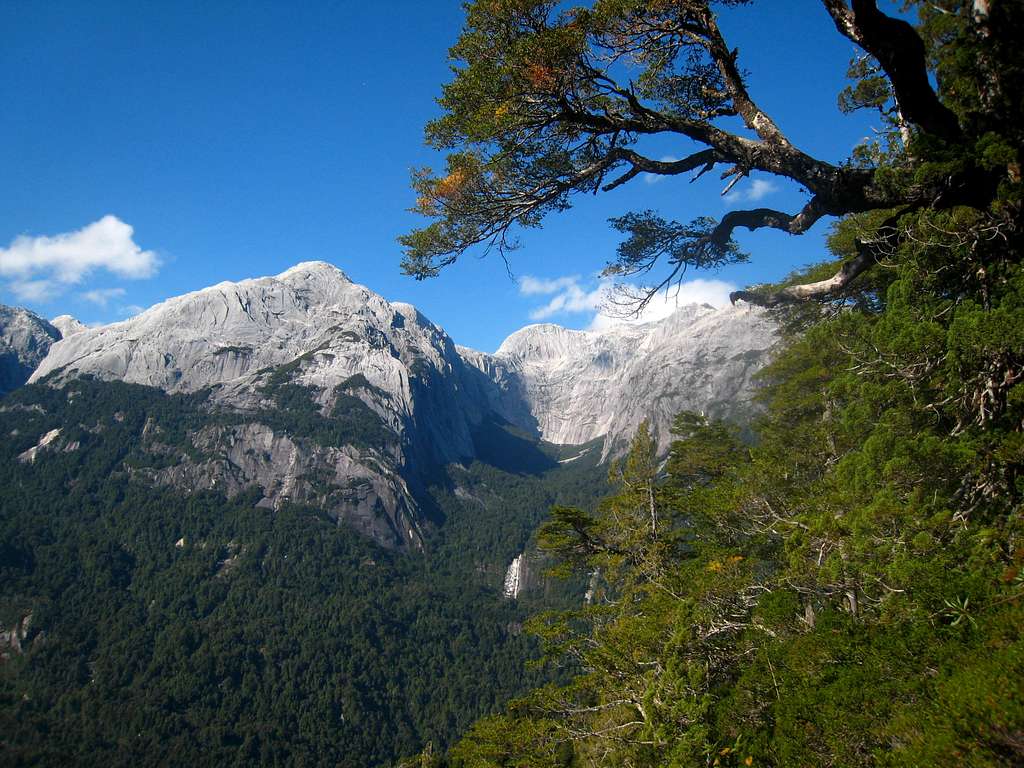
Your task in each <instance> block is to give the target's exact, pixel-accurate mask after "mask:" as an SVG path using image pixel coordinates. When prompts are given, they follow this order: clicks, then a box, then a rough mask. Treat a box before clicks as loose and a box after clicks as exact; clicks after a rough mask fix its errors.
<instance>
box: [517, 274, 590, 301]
mask: <svg viewBox="0 0 1024 768" xmlns="http://www.w3.org/2000/svg"><path fill="white" fill-rule="evenodd" d="M579 279H580V276H579V275H570V276H567V277H555V278H550V279H548V278H543V277H533V276H531V275H523V277H522V278H520V280H519V293H520V294H522V295H523V296H536V295H538V294H540V295H546V294H549V293H557V292H558V291H561V290H563V289H565V288H568V287H569V286H571V285H575V284H576V283H578V282H579Z"/></svg>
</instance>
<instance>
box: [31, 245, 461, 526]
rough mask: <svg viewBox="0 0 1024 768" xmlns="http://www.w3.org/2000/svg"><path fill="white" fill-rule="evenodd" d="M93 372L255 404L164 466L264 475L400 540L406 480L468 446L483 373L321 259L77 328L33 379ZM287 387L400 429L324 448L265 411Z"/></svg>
mask: <svg viewBox="0 0 1024 768" xmlns="http://www.w3.org/2000/svg"><path fill="white" fill-rule="evenodd" d="M473 374H474V375H476V374H475V371H474V372H473ZM84 375H91V376H95V377H97V378H99V379H104V380H121V381H125V382H130V383H135V384H143V385H148V386H153V387H158V388H160V389H163V390H165V391H167V392H172V393H191V392H197V391H200V390H209V392H210V394H209V400H208V402H209V404H210V408H211V409H215V410H216V409H220V410H228V411H230V412H233V413H235V414H250V415H251V421H249V422H248V423H242V424H236V425H234V426H232V427H231V428H226V427H218V428H216V429H213V428H211V429H203V430H199V431H198V432H196V433H195V434H194V435H193V436H192V440H193V444H194V445H193V447H194V448H195V449H196V451H198V452H199V454H200V455H201V458H199V459H192V458H190V459H187V460H185V459H183V460H182V463H181V465H180V466H177V467H176V468H175V469H174V471H166V472H163V473H161V475H160V476H159V478H156V479H157V480H159V481H162V482H171V483H174V484H175V485H178V486H181V487H182V488H183V489H201V488H214V487H217V488H221V489H223V490H224V491H225V492H228V493H234V492H238V491H239V490H241V489H244V488H246V487H250V486H252V485H258V486H259V487H261V488H262V489H263V490H264V492H265V494H266V498H265V502H266V503H267V504H271V505H279V504H281V503H285V502H287V501H295V502H303V503H310V502H319V504H320V505H321V506H324V505H326V506H327V507H328V508H329V509H330V511H331V512H332V514H336V516H337V517H338V518H339V519H344V520H346V521H347V522H350V523H352V524H353V525H354V526H355V527H357V528H359V529H360V530H364V531H366V532H368V533H369V534H370V535H372V536H373V537H374V538H376V539H378V540H379V541H381V542H382V543H386V544H389V545H395V546H418V545H419V543H420V541H421V533H420V521H419V519H418V510H417V505H416V503H415V501H414V500H413V496H414V494H413V493H412V492H411V491H410V483H415V482H416V481H417V480H421V479H423V478H422V471H423V470H426V469H428V468H430V467H436V466H442V465H444V464H446V463H449V462H452V461H456V460H460V459H464V458H469V457H471V456H472V455H473V440H472V434H471V433H472V426H473V424H475V423H477V422H478V421H479V420H480V418H481V413H480V402H481V398H480V395H479V392H478V391H477V390H478V387H479V381H465V382H464V381H463V379H464V377H467V376H468V375H469V369H467V368H466V366H465V365H464V363H463V361H462V358H461V357H459V355H458V353H457V352H456V349H455V345H454V344H453V343H452V341H451V339H450V338H449V337H448V335H447V334H446V333H445V332H444V331H443V330H442V329H441V328H439V327H438V326H436V325H434V324H433V323H431V322H430V321H429V320H428V319H427V318H426V317H425V316H424V315H423V314H422V313H420V312H419V311H418V310H417V309H416V308H415V307H412V306H410V305H408V304H400V303H394V304H392V303H389V302H388V301H386V300H384V299H383V298H381V297H380V296H378V295H377V294H375V293H373V292H372V291H370V290H368V289H367V288H365V287H363V286H361V285H357V284H355V283H353V282H352V281H351V280H350V279H349V278H348V277H347V276H346V275H345V274H344V273H343V272H342V271H341V270H339V269H337V268H336V267H334V266H332V265H330V264H326V263H324V262H310V263H303V264H299V265H297V266H295V267H293V268H291V269H289V270H287V271H286V272H283V273H282V274H280V275H277V276H276V277H264V278H258V279H253V280H243V281H241V282H238V283H227V282H226V283H221V284H219V285H215V286H212V287H210V288H206V289H204V290H201V291H197V292H195V293H190V294H186V295H184V296H179V297H176V298H173V299H169V300H168V301H165V302H163V303H161V304H158V305H156V306H154V307H152V308H151V309H149V310H147V311H146V312H144V313H142V314H141V315H138V316H137V317H134V318H132V319H130V320H126V321H124V322H120V323H114V324H112V325H107V326H103V327H100V328H86V329H84V330H79V331H78V332H76V333H74V334H73V335H70V336H68V337H67V338H66V339H64V340H63V341H61V342H60V343H59V344H57V345H55V346H54V348H53V349H52V350H51V353H50V355H49V356H48V357H47V358H46V359H45V360H44V361H43V363H42V364H41V365H40V366H39V367H38V369H37V370H36V371H35V374H34V375H33V377H32V380H33V381H38V380H42V379H44V378H45V377H49V378H48V379H47V381H48V382H51V383H53V384H55V385H58V386H59V385H60V384H61V383H63V382H66V381H69V380H71V379H74V378H76V377H80V376H84ZM476 378H479V376H476ZM294 387H301V388H302V389H303V390H304V394H303V395H302V397H305V398H307V399H309V400H312V402H313V404H314V406H315V408H316V409H318V410H319V412H320V413H321V414H322V415H323V416H324V418H325V419H326V418H327V417H329V415H330V414H332V413H335V412H336V411H337V409H338V408H339V407H340V406H339V404H343V405H345V407H346V408H348V409H350V410H351V409H352V408H353V407H354V408H356V409H357V410H359V412H360V418H362V419H364V421H365V420H366V419H370V421H371V422H373V423H372V424H371V425H370V426H371V427H373V429H375V430H378V431H382V433H383V434H386V435H390V436H393V439H392V440H389V441H388V445H387V446H386V447H381V446H367V445H362V444H360V445H357V444H356V442H357V441H353V443H352V444H348V443H346V442H344V436H340V438H339V443H340V444H339V445H333V446H324V445H323V444H322V441H320V442H319V443H318V442H317V441H313V440H308V439H304V438H303V437H302V436H297V435H294V434H290V433H289V431H288V428H287V427H284V428H282V427H280V426H272V425H269V424H266V423H263V422H264V421H267V419H266V418H264V416H265V415H266V413H267V412H268V411H273V410H275V409H276V410H278V411H282V409H284V410H287V409H285V408H284V406H282V405H281V402H282V401H281V400H280V399H275V397H276V394H275V393H277V394H279V393H281V392H282V391H284V390H283V389H282V388H294ZM353 399H354V400H355V401H358V402H354V400H353ZM353 403H354V405H353ZM285 415H287V414H285ZM235 421H238V419H237V418H236V419H235ZM242 421H243V422H245V420H244V419H243V420H242ZM314 476H315V477H316V478H317V481H316V482H313V481H312V480H311V478H312V477H314Z"/></svg>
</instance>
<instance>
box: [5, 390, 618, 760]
mask: <svg viewBox="0 0 1024 768" xmlns="http://www.w3.org/2000/svg"><path fill="white" fill-rule="evenodd" d="M202 401H203V396H196V395H186V394H177V395H168V394H165V393H163V392H161V391H159V390H157V389H154V388H150V387H142V386H138V385H128V384H124V383H119V382H100V381H97V380H94V379H91V378H88V377H86V378H82V379H78V380H75V381H72V382H69V383H67V384H66V385H65V386H64V387H63V388H61V389H56V388H50V387H46V386H42V385H31V386H28V387H25V388H22V389H20V390H18V391H16V392H15V393H13V394H11V395H9V396H8V397H7V398H5V399H4V400H3V401H0V433H2V434H3V435H5V439H4V440H3V441H2V443H0V488H3V495H2V497H0V508H2V510H3V515H2V519H0V542H2V543H0V547H2V548H0V580H2V583H3V585H4V589H3V591H2V597H0V625H2V630H3V634H2V635H0V653H2V656H0V733H2V736H0V753H2V754H3V762H4V763H5V764H6V765H54V766H56V765H105V766H109V765H139V764H150V763H153V762H160V763H161V764H165V765H183V766H184V765H224V764H238V765H248V764H252V763H254V762H259V763H263V764H268V765H278V764H280V765H286V764H287V765H295V764H307V765H343V766H353V767H355V766H359V767H362V766H368V765H383V764H387V763H388V762H390V761H391V760H393V759H395V758H397V757H399V756H401V755H408V754H410V753H412V752H415V751H416V750H418V749H420V748H421V747H422V745H423V744H426V743H433V744H437V745H439V746H441V745H444V744H447V743H449V742H450V741H451V740H452V739H453V738H454V737H455V736H457V735H458V734H459V733H461V732H463V731H464V730H465V729H466V728H467V727H468V726H469V725H470V724H471V723H472V722H473V720H474V719H476V718H477V717H479V716H482V715H484V714H487V713H489V712H492V711H494V710H495V708H496V707H498V706H500V705H501V703H502V702H503V701H505V700H506V699H507V698H508V697H509V696H510V695H513V694H517V693H521V692H523V691H524V690H525V687H526V686H527V685H528V684H529V683H530V682H531V681H540V680H542V679H549V678H550V675H549V674H548V673H546V672H543V671H540V670H538V671H536V672H528V671H525V668H524V664H525V663H526V661H527V660H528V659H530V658H531V657H533V656H534V655H535V653H536V641H535V639H533V638H532V637H531V636H528V635H526V634H524V633H522V631H521V624H522V622H523V621H524V620H525V618H526V616H527V614H528V613H529V612H530V610H531V607H532V606H536V605H538V604H546V605H552V604H562V605H565V604H568V603H567V602H566V601H567V600H572V601H577V600H578V599H579V595H580V594H581V591H582V590H581V588H579V587H578V586H577V587H572V588H569V589H567V588H566V587H564V586H562V585H560V584H556V585H548V586H547V588H546V589H545V588H544V585H542V584H540V583H535V584H534V589H532V590H531V591H530V592H528V593H524V594H523V595H522V596H521V598H520V600H518V601H513V600H506V599H504V598H503V597H502V596H501V588H502V580H503V577H504V574H505V569H506V566H507V564H508V563H509V562H510V561H511V560H512V559H513V558H514V557H515V556H516V555H517V554H518V553H519V552H520V551H521V550H522V549H523V547H524V546H526V545H527V543H528V542H529V540H530V537H531V533H532V532H533V530H534V529H535V527H536V525H537V524H538V522H539V521H540V520H541V519H542V518H543V516H544V515H545V514H546V510H547V508H548V506H549V505H550V504H551V503H554V502H556V501H557V502H563V503H566V502H570V501H575V502H583V501H585V500H587V499H588V498H590V497H592V496H593V494H594V492H595V489H596V488H600V486H601V485H602V483H601V482H600V478H601V477H602V476H603V475H604V470H603V469H599V468H596V466H595V464H596V462H595V461H588V460H586V458H585V457H584V458H583V459H581V460H579V461H576V462H569V463H565V464H560V463H559V459H560V458H562V454H560V453H559V452H558V451H557V450H556V449H554V448H551V447H548V448H543V447H542V446H539V445H538V444H537V443H536V441H533V440H527V439H526V438H525V437H523V436H522V435H517V434H513V433H510V432H508V431H506V430H503V429H501V428H497V427H495V428H493V429H485V430H483V431H482V432H480V433H479V434H478V438H477V439H478V441H479V443H480V445H481V453H482V454H483V455H484V456H485V457H486V458H487V459H489V460H490V461H495V462H499V463H501V462H502V460H503V461H504V464H505V466H507V469H506V470H503V469H501V468H499V467H495V466H492V465H488V464H483V463H480V462H470V463H467V464H466V465H465V466H453V467H451V468H450V470H449V472H450V474H449V475H445V476H439V477H438V478H437V482H436V486H435V487H433V488H431V489H430V491H429V493H428V495H429V499H430V504H426V503H425V504H424V506H425V507H429V509H430V510H431V514H432V515H433V516H434V522H435V523H436V525H435V526H433V527H432V528H431V534H430V535H429V536H428V537H427V538H426V540H425V548H424V549H425V551H424V552H409V551H407V552H404V553H403V552H396V551H394V550H390V549H385V548H383V547H381V546H380V545H378V544H375V543H374V542H373V541H372V539H370V538H367V537H366V536H364V535H361V534H359V533H358V532H356V531H355V530H353V529H352V528H351V527H349V526H347V525H340V526H339V525H338V524H337V522H336V521H335V520H334V519H333V518H332V517H331V515H330V514H329V513H328V512H327V511H326V510H325V509H324V508H323V507H322V506H315V505H313V504H312V503H307V504H305V505H300V504H284V505H281V506H279V507H278V508H276V509H272V508H267V507H266V506H264V505H261V504H259V501H260V499H261V496H262V494H261V492H260V491H259V490H258V489H255V488H254V489H251V490H246V491H241V492H239V493H236V494H235V495H234V496H233V497H232V498H230V499H229V498H227V497H226V496H225V495H224V494H223V493H222V492H220V491H218V490H216V489H206V490H199V491H197V492H195V493H192V494H183V493H181V491H180V490H177V489H174V488H172V487H167V486H156V487H154V485H153V484H152V482H151V481H150V480H149V475H150V474H151V473H152V472H154V471H159V470H160V469H161V468H162V467H164V466H165V465H166V464H168V463H169V462H171V461H174V454H173V452H171V449H172V448H174V447H177V448H181V449H182V450H194V449H192V448H191V447H190V446H189V442H188V440H187V435H188V430H189V428H190V426H192V425H193V424H194V423H196V422H197V421H198V422H199V423H205V422H208V421H209V420H210V419H211V418H212V417H211V415H210V413H209V412H208V411H206V410H203V409H201V408H200V407H199V406H200V404H201V403H202ZM279 418H280V419H281V420H282V421H281V424H282V426H283V427H286V428H287V429H288V431H289V434H292V435H293V436H295V439H299V438H300V437H303V436H305V433H304V429H305V428H306V422H305V421H304V420H303V417H302V413H301V412H298V413H296V414H291V412H290V411H288V410H282V411H281V413H280V414H279ZM289 418H291V419H292V421H291V422H289V421H288V419H289ZM40 434H43V435H49V436H50V437H49V439H47V440H44V441H39V440H38V439H37V438H38V435H40ZM154 435H155V436H158V438H156V437H153V436H154ZM156 440H158V442H159V445H160V446H161V449H159V450H154V447H153V445H154V441H156ZM40 443H42V444H40ZM593 453H594V455H595V456H596V455H597V454H598V453H599V452H598V451H594V452H593ZM569 455H576V452H575V451H574V452H573V453H571V454H569Z"/></svg>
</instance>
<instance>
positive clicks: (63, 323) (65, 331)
mask: <svg viewBox="0 0 1024 768" xmlns="http://www.w3.org/2000/svg"><path fill="white" fill-rule="evenodd" d="M50 325H52V326H53V327H54V328H56V329H57V330H58V331H60V337H61V338H62V339H66V338H67V337H68V336H73V335H74V334H76V333H79V332H80V331H84V330H85V329H86V328H88V327H89V326H87V325H86V324H85V323H83V322H81V321H80V320H77V319H76V318H74V317H72V316H71V315H58V316H57V317H55V318H53V319H52V320H51V321H50Z"/></svg>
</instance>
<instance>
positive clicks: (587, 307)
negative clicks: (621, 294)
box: [530, 282, 608, 320]
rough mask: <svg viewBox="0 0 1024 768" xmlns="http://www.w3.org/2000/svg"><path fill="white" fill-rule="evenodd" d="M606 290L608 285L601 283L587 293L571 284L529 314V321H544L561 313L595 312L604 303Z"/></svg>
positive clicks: (576, 285)
mask: <svg viewBox="0 0 1024 768" xmlns="http://www.w3.org/2000/svg"><path fill="white" fill-rule="evenodd" d="M607 290H608V285H607V284H606V283H603V282H602V283H599V284H598V285H597V287H596V288H593V289H591V290H589V291H588V290H584V289H583V288H581V287H580V286H579V284H577V283H572V284H570V285H567V286H566V287H565V288H563V289H562V290H561V291H560V292H559V293H558V294H557V295H555V296H553V297H552V298H551V300H550V301H549V302H548V303H547V304H545V305H544V306H542V307H537V308H536V309H534V310H533V311H532V312H530V319H531V320H545V319H547V318H549V317H551V316H552V315H557V314H562V313H564V314H579V313H581V312H595V311H597V309H598V308H599V307H600V306H601V302H603V301H604V298H605V295H606V293H607Z"/></svg>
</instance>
